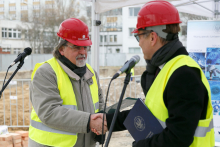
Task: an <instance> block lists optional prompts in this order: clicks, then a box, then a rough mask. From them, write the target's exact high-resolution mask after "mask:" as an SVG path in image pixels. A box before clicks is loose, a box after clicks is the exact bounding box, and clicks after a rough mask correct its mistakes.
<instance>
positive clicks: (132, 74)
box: [131, 68, 134, 76]
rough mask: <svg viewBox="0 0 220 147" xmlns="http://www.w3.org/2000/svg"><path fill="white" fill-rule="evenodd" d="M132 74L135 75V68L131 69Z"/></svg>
mask: <svg viewBox="0 0 220 147" xmlns="http://www.w3.org/2000/svg"><path fill="white" fill-rule="evenodd" d="M131 76H134V68H132V69H131Z"/></svg>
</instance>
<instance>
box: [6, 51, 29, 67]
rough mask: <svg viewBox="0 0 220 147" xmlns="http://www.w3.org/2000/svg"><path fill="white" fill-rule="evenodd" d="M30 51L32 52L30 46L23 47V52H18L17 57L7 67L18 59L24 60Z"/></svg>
mask: <svg viewBox="0 0 220 147" xmlns="http://www.w3.org/2000/svg"><path fill="white" fill-rule="evenodd" d="M31 52H32V49H31V48H30V47H27V48H25V49H24V52H23V53H20V54H18V57H17V58H16V59H15V60H14V62H12V63H11V64H10V66H9V68H10V67H12V66H13V65H15V64H16V63H17V62H18V61H22V60H24V58H25V57H26V56H28V55H30V54H31Z"/></svg>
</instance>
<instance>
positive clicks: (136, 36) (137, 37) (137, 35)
mask: <svg viewBox="0 0 220 147" xmlns="http://www.w3.org/2000/svg"><path fill="white" fill-rule="evenodd" d="M152 32H153V30H150V32H145V33H141V34H136V35H134V37H135V38H136V40H137V41H138V42H139V40H140V37H139V36H140V35H145V34H150V33H152Z"/></svg>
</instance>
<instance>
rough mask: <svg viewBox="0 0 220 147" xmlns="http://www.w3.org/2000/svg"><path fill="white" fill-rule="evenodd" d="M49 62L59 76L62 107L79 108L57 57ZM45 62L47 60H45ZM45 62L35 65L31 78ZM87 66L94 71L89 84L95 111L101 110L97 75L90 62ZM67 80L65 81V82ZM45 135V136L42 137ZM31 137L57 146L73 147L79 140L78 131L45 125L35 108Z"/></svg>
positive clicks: (58, 83) (38, 141)
mask: <svg viewBox="0 0 220 147" xmlns="http://www.w3.org/2000/svg"><path fill="white" fill-rule="evenodd" d="M46 62H47V63H49V64H50V66H51V67H52V69H53V70H54V72H55V74H56V77H57V86H58V89H59V92H60V97H61V98H62V100H63V103H62V107H65V108H68V109H72V110H77V109H78V108H77V103H76V98H75V94H74V91H73V87H72V83H71V81H70V79H69V77H68V75H67V74H66V73H65V71H64V70H63V69H62V67H61V66H60V65H59V63H58V62H57V60H56V59H55V58H52V59H50V60H48V61H46ZM44 63H45V62H44ZM44 63H38V64H36V65H35V68H34V70H33V73H32V75H31V79H32V80H33V78H34V74H35V72H36V70H37V69H38V68H39V67H40V66H41V65H42V64H44ZM86 66H87V68H88V69H89V70H90V71H91V72H92V73H93V77H92V80H93V84H91V85H89V87H90V92H91V97H92V100H93V105H94V112H98V111H99V96H98V84H97V80H96V76H95V72H94V71H93V69H92V68H91V66H90V65H89V64H86ZM64 81H65V82H64ZM42 136H43V137H42ZM29 137H30V138H31V139H32V140H34V141H35V142H37V143H40V144H43V145H48V146H57V147H72V146H74V145H75V143H76V141H77V133H71V132H66V131H60V130H56V129H52V128H50V127H48V126H46V125H44V124H43V123H42V122H41V120H40V119H39V118H38V116H37V114H36V112H35V110H34V109H32V112H31V124H30V128H29Z"/></svg>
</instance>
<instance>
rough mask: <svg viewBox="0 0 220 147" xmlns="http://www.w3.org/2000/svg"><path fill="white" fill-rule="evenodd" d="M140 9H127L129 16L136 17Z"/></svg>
mask: <svg viewBox="0 0 220 147" xmlns="http://www.w3.org/2000/svg"><path fill="white" fill-rule="evenodd" d="M140 9H141V8H140V7H131V8H129V16H137V14H138V12H139V11H140Z"/></svg>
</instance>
